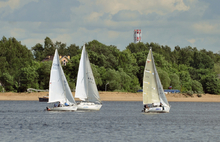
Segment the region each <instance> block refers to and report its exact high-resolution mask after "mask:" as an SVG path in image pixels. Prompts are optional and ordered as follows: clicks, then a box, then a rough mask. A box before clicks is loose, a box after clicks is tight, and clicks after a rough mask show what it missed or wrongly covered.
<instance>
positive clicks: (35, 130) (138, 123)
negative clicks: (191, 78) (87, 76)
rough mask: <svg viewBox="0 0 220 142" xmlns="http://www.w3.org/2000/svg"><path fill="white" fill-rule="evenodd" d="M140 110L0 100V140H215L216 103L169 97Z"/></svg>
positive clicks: (137, 105) (132, 105) (135, 105)
mask: <svg viewBox="0 0 220 142" xmlns="http://www.w3.org/2000/svg"><path fill="white" fill-rule="evenodd" d="M170 104H171V106H172V107H171V110H170V113H166V114H144V113H142V112H141V110H142V108H143V105H142V102H103V106H102V108H101V110H100V111H93V112H82V111H81V112H80V111H77V112H48V111H45V110H44V109H45V108H46V106H47V105H48V104H47V103H42V102H38V101H0V141H6V142H7V141H8V142H9V141H10V142H12V141H16V142H23V141H26V142H31V141H34V142H37V141H38V142H39V141H53V142H61V141H62V142H73V141H74V142H87V141H92V142H94V141H101V142H102V141H107V142H108V141H126V142H127V141H128V142H129V141H132V142H141V141H158V142H160V141H163V142H166V141H175V142H176V141H195V142H197V141H219V139H220V103H198V102H197V103H193V102H170Z"/></svg>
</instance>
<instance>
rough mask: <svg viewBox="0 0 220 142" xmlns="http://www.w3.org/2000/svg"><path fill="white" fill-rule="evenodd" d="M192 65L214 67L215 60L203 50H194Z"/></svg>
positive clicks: (194, 66)
mask: <svg viewBox="0 0 220 142" xmlns="http://www.w3.org/2000/svg"><path fill="white" fill-rule="evenodd" d="M191 66H192V67H193V68H195V69H213V67H214V61H213V60H212V59H211V57H209V56H208V55H206V54H205V53H203V52H198V51H197V52H194V54H193V60H191Z"/></svg>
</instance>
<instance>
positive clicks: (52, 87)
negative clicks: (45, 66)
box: [48, 49, 75, 104]
mask: <svg viewBox="0 0 220 142" xmlns="http://www.w3.org/2000/svg"><path fill="white" fill-rule="evenodd" d="M54 102H61V103H62V104H63V103H65V102H67V103H69V104H70V103H72V104H75V100H74V98H73V95H72V93H71V91H70V87H69V85H68V82H67V80H66V77H65V75H64V72H63V69H62V66H61V64H60V61H59V55H58V51H57V49H56V51H55V55H54V58H53V63H52V67H51V72H50V84H49V101H48V103H54Z"/></svg>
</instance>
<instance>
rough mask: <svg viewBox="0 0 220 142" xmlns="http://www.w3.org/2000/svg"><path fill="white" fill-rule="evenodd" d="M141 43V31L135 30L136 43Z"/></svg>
mask: <svg viewBox="0 0 220 142" xmlns="http://www.w3.org/2000/svg"><path fill="white" fill-rule="evenodd" d="M138 42H141V29H136V30H134V43H138Z"/></svg>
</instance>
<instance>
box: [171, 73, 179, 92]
mask: <svg viewBox="0 0 220 142" xmlns="http://www.w3.org/2000/svg"><path fill="white" fill-rule="evenodd" d="M169 77H170V80H171V81H170V85H171V86H172V89H178V90H180V89H181V86H180V80H179V76H178V75H177V74H175V73H174V74H170V75H169Z"/></svg>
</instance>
